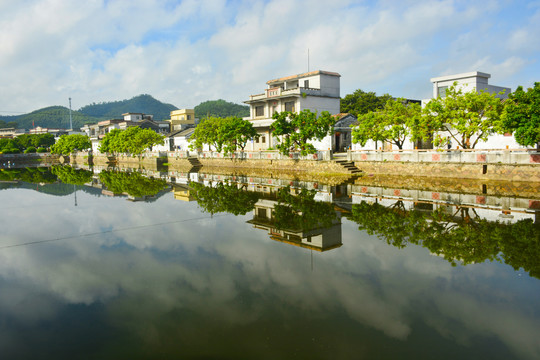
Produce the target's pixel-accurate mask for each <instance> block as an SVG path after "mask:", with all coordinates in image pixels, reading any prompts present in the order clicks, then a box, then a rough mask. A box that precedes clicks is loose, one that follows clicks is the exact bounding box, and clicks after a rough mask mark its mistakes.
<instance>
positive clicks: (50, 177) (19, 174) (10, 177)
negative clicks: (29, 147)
mask: <svg viewBox="0 0 540 360" xmlns="http://www.w3.org/2000/svg"><path fill="white" fill-rule="evenodd" d="M16 180H19V181H25V182H29V183H34V184H40V183H47V184H51V183H53V182H55V181H56V180H57V178H56V175H54V174H53V173H51V171H50V170H49V169H48V168H44V167H33V168H31V167H28V168H19V169H2V170H1V171H0V181H16Z"/></svg>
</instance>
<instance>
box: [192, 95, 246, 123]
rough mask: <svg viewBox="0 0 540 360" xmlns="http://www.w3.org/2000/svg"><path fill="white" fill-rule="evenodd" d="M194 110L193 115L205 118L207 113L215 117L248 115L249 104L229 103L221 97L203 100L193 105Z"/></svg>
mask: <svg viewBox="0 0 540 360" xmlns="http://www.w3.org/2000/svg"><path fill="white" fill-rule="evenodd" d="M194 110H195V117H196V118H199V119H203V118H206V117H207V116H208V115H209V116H215V117H227V116H238V117H245V116H249V106H247V105H239V104H235V103H231V102H228V101H225V100H222V99H219V100H208V101H204V102H202V103H200V104H199V105H197V106H195V109H194Z"/></svg>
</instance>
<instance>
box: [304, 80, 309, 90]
mask: <svg viewBox="0 0 540 360" xmlns="http://www.w3.org/2000/svg"><path fill="white" fill-rule="evenodd" d="M304 87H305V88H308V87H309V80H304Z"/></svg>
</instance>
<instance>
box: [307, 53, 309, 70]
mask: <svg viewBox="0 0 540 360" xmlns="http://www.w3.org/2000/svg"><path fill="white" fill-rule="evenodd" d="M307 72H309V48H308V49H307Z"/></svg>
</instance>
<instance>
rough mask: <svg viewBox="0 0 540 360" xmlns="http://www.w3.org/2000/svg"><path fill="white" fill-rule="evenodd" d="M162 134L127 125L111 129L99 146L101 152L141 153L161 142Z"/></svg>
mask: <svg viewBox="0 0 540 360" xmlns="http://www.w3.org/2000/svg"><path fill="white" fill-rule="evenodd" d="M163 142H164V140H163V135H161V134H158V133H156V132H155V131H153V130H151V129H141V128H140V127H138V126H133V127H129V128H127V129H126V130H119V129H113V130H111V131H110V132H109V133H108V134H107V135H105V137H104V138H103V140H102V141H101V144H100V146H99V151H100V152H102V153H113V154H117V153H131V154H137V155H140V154H142V153H143V152H144V151H145V150H146V149H152V147H153V146H155V145H158V144H161V145H162V144H163Z"/></svg>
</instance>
